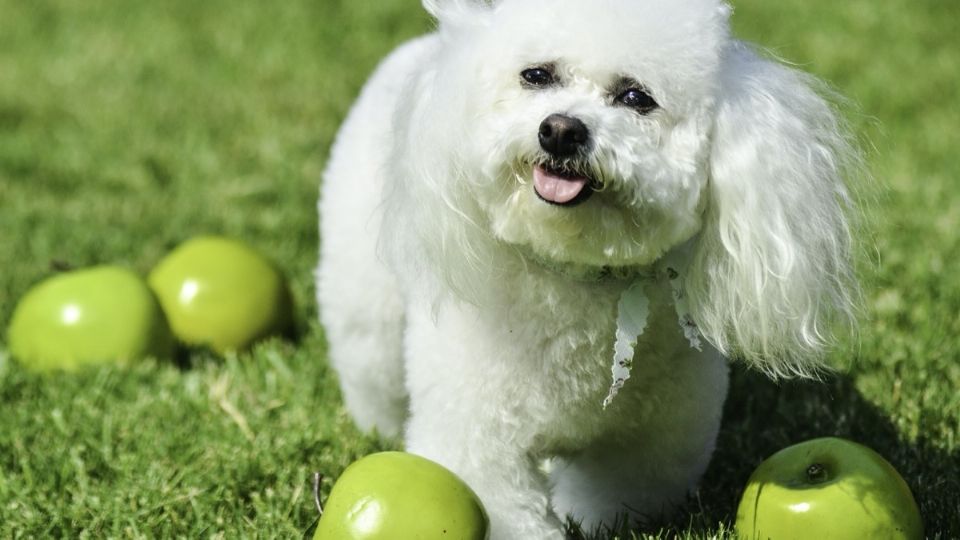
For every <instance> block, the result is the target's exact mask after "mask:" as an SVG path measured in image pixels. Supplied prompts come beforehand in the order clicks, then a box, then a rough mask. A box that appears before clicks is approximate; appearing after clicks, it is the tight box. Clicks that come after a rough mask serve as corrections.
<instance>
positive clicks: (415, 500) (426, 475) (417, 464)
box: [313, 452, 489, 540]
mask: <svg viewBox="0 0 960 540" xmlns="http://www.w3.org/2000/svg"><path fill="white" fill-rule="evenodd" d="M488 536H489V520H488V518H487V513H486V511H485V510H484V508H483V505H482V504H481V503H480V499H479V498H478V497H477V495H476V494H475V493H474V492H473V490H471V489H470V487H469V486H467V484H465V483H464V482H463V480H461V479H460V478H458V477H457V476H456V475H455V474H453V473H452V472H450V471H449V470H447V469H445V468H444V467H442V466H441V465H438V464H437V463H434V462H433V461H430V460H428V459H426V458H422V457H420V456H415V455H413V454H407V453H404V452H380V453H377V454H371V455H369V456H367V457H364V458H362V459H359V460H357V461H356V462H354V463H353V464H352V465H350V466H349V467H347V470H345V471H344V472H343V474H342V475H341V476H340V478H339V479H338V480H337V483H336V484H334V486H333V489H332V490H331V491H330V497H328V498H327V504H326V508H325V509H324V511H323V516H322V517H321V518H320V523H319V524H318V525H317V530H316V532H315V533H314V536H313V539H314V540H397V539H401V538H402V539H404V540H484V539H486V538H488Z"/></svg>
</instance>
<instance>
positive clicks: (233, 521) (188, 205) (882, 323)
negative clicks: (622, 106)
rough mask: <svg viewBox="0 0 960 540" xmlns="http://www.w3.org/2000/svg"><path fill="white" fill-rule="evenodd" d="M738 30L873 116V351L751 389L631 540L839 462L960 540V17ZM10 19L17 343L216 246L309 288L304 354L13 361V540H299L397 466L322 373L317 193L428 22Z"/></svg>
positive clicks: (1, 305) (0, 356) (59, 4)
mask: <svg viewBox="0 0 960 540" xmlns="http://www.w3.org/2000/svg"><path fill="white" fill-rule="evenodd" d="M735 5H736V8H737V11H736V14H735V25H736V27H737V29H738V31H739V33H740V35H741V36H744V37H747V38H749V39H752V40H754V41H756V42H759V43H761V44H762V45H764V46H765V47H767V48H769V49H771V50H772V51H774V52H775V53H776V54H778V55H780V56H782V57H784V58H788V59H790V60H791V61H793V62H795V63H797V64H799V65H800V66H802V67H803V68H804V69H806V70H808V71H811V72H813V73H816V74H818V75H820V76H822V77H824V78H825V79H827V80H828V81H830V82H831V83H832V84H833V85H834V86H835V87H836V88H837V89H838V90H839V91H840V92H841V93H842V94H845V95H847V96H849V97H850V98H851V99H852V100H853V101H854V102H856V103H857V104H858V108H856V109H853V110H851V112H850V121H851V123H852V125H853V126H854V128H855V129H856V130H857V133H858V135H859V136H860V137H861V138H862V139H863V140H864V141H866V146H867V148H868V150H869V155H868V161H869V162H870V165H871V169H872V171H873V174H874V176H875V177H876V179H877V181H878V182H879V184H880V185H881V186H882V189H880V190H878V192H879V195H878V196H877V197H875V198H874V199H875V201H874V202H872V203H871V205H870V216H871V219H870V220H869V223H870V227H869V235H868V236H867V237H866V242H865V245H866V246H867V248H866V249H865V250H864V252H865V255H864V257H863V264H862V275H863V281H864V284H865V291H866V294H865V297H866V306H865V308H866V309H865V316H864V321H863V327H862V329H861V332H860V335H859V338H858V340H856V343H855V344H851V345H850V346H848V347H846V348H845V349H844V350H841V351H838V352H837V353H836V355H835V357H834V359H835V363H836V364H837V365H839V366H842V367H843V368H844V369H843V370H842V371H841V372H840V373H839V374H838V375H837V376H836V377H833V378H831V379H830V380H829V381H827V383H826V384H822V385H821V384H812V383H786V384H782V385H780V386H777V385H774V384H772V383H769V382H766V381H765V380H763V379H762V378H761V377H759V376H757V375H755V374H752V373H745V372H743V371H742V370H737V371H736V372H735V376H734V381H733V387H732V391H731V395H730V399H729V402H728V405H727V410H726V417H725V422H724V427H723V431H722V433H721V435H720V440H719V443H718V450H717V453H716V457H715V459H714V461H713V464H712V465H711V467H710V469H709V470H708V472H707V474H706V477H705V478H704V481H703V486H702V488H701V489H700V491H699V493H698V494H697V496H696V497H694V498H692V499H691V501H690V505H689V508H688V512H687V514H686V515H685V516H684V517H682V518H679V519H678V520H677V521H676V522H675V523H665V524H660V525H658V526H657V527H654V528H653V529H648V530H645V531H635V532H632V533H628V532H626V531H624V532H622V533H621V536H623V537H625V538H629V537H630V536H636V535H638V534H645V535H646V534H650V535H653V536H655V537H656V536H658V535H659V536H664V537H673V536H674V535H679V537H681V538H705V537H711V536H715V535H716V536H721V537H725V536H729V533H727V532H724V531H728V530H729V524H730V522H731V520H732V518H733V511H734V508H735V504H736V500H737V498H738V496H739V490H740V489H741V488H742V485H743V483H744V481H745V480H746V477H747V476H748V475H749V473H750V471H751V470H752V469H753V467H754V466H756V464H757V463H759V461H760V460H761V459H763V458H764V457H765V456H767V455H769V454H770V453H772V452H773V451H775V450H776V449H778V448H780V447H783V446H786V445H788V444H790V443H793V442H797V441H799V440H802V439H804V438H808V437H812V436H818V435H831V434H836V435H842V436H847V437H851V438H854V439H856V440H859V441H861V442H863V443H865V444H867V445H869V446H871V447H873V448H875V449H876V450H878V451H879V452H881V453H882V454H884V455H885V456H886V457H888V459H890V460H891V461H892V462H893V463H894V464H895V465H896V466H897V468H898V469H899V470H900V471H902V472H903V474H904V476H905V477H906V479H907V481H908V483H909V484H910V487H911V488H912V489H913V491H914V493H915V494H916V497H917V499H918V502H919V503H920V506H921V510H922V513H923V515H924V519H925V522H926V527H927V531H928V534H929V535H930V536H931V537H940V538H958V537H960V427H958V426H960V317H958V314H960V280H958V279H957V277H956V276H957V275H958V274H960V268H958V261H960V239H958V236H960V235H957V234H956V231H957V230H958V228H960V185H958V184H960V160H957V159H956V158H955V157H954V156H955V152H956V149H957V148H960V136H958V135H957V127H958V126H960V107H958V105H957V98H956V92H957V84H958V82H960V52H958V51H960V39H958V38H957V37H956V35H955V34H956V33H955V28H956V21H957V20H960V4H957V3H956V2H942V1H939V0H920V1H912V2H911V1H908V0H889V1H887V2H879V3H878V2H870V1H868V0H850V1H848V2H836V1H832V2H831V1H826V0H785V1H781V2H766V1H763V0H739V1H736V2H735ZM0 13H2V16H0V328H6V326H7V323H8V322H9V318H10V315H11V311H12V309H13V307H14V305H15V303H16V301H17V299H18V298H19V297H20V296H21V295H22V294H23V293H24V292H25V291H26V290H27V289H28V288H29V287H30V286H31V285H32V284H34V283H36V282H37V281H39V280H41V279H43V278H44V277H47V276H49V275H51V274H52V273H53V269H52V268H53V267H55V266H60V265H62V264H64V263H66V264H69V265H72V266H76V267H82V266H88V265H93V264H98V263H107V262H109V263H118V264H123V265H126V266H129V267H131V268H134V269H136V270H138V271H141V272H146V271H148V270H149V269H150V268H151V267H152V266H153V265H154V264H155V263H156V262H157V261H158V260H159V259H160V258H161V257H162V255H163V254H164V253H165V252H166V251H168V250H169V249H170V248H171V247H172V246H174V245H176V244H177V243H179V242H181V241H182V240H184V239H186V238H189V237H191V236H194V235H197V234H201V233H221V234H227V235H230V236H235V237H239V238H243V239H245V240H247V241H248V242H250V243H251V244H253V245H255V246H257V247H258V248H260V249H261V250H263V251H264V252H266V253H267V254H268V255H269V256H271V257H272V258H273V259H275V260H276V261H277V262H278V263H279V264H280V265H281V266H282V267H283V268H284V269H285V270H286V272H287V273H288V275H289V276H290V278H291V281H292V287H293V290H294V295H295V297H296V301H297V316H298V321H299V327H300V330H301V332H300V334H301V336H302V337H301V338H300V339H299V340H298V341H297V342H283V341H268V342H266V343H263V344H262V345H260V346H258V347H257V348H255V349H254V350H253V351H252V352H250V353H244V354H240V355H238V356H236V357H230V358H227V359H225V360H224V359H218V358H216V357H214V356H212V355H209V354H206V353H203V352H194V353H191V355H190V356H189V358H188V359H187V360H188V361H187V362H186V363H185V365H181V366H175V365H172V364H169V363H155V362H147V363H144V364H143V365H140V366H137V367H134V368H132V369H129V370H121V369H113V368H103V369H95V370H90V371H86V372H83V373H79V374H58V375H53V376H37V375H34V374H31V373H29V372H26V371H24V370H23V369H21V368H20V367H19V366H18V365H17V364H16V363H15V362H13V361H12V360H10V359H9V358H8V357H7V355H6V353H4V352H3V351H4V349H5V347H4V346H3V345H2V344H0V537H5V538H6V537H24V538H26V537H44V536H66V537H105V536H111V537H140V536H146V537H172V536H181V537H191V538H192V537H224V538H234V537H238V536H244V537H254V536H263V537H297V536H299V535H302V534H303V532H304V531H305V530H307V529H308V527H309V526H310V525H311V523H312V522H313V520H314V518H315V511H314V510H313V503H312V501H311V496H310V488H309V473H310V472H311V471H313V470H320V471H324V473H325V474H327V475H328V476H330V477H336V475H337V474H338V473H339V472H340V471H341V470H342V468H343V467H345V466H346V465H347V464H348V463H349V462H351V461H352V460H353V459H355V458H356V457H358V456H360V455H363V454H365V453H368V452H371V451H374V450H377V449H382V448H388V447H394V445H393V443H390V442H389V441H378V440H376V439H373V438H370V437H365V436H362V435H361V434H359V433H358V432H357V431H356V429H355V428H354V427H353V426H352V424H351V423H350V420H349V418H348V417H347V416H346V415H345V413H344V411H343V409H342V407H341V406H340V397H339V394H338V390H337V386H336V381H335V379H334V378H333V376H332V374H331V372H330V371H329V370H328V368H327V366H326V362H325V360H324V358H325V344H324V339H323V335H322V331H321V330H320V328H319V327H318V325H317V324H316V322H315V319H316V310H317V308H316V306H315V303H314V300H313V296H314V295H313V282H312V277H311V270H312V268H313V266H314V265H315V262H316V261H315V259H316V254H317V242H318V239H317V233H316V222H317V217H316V213H315V205H314V201H315V199H316V195H317V181H318V178H319V173H320V170H321V169H322V166H323V162H324V160H325V158H326V154H327V148H328V146H329V144H330V142H331V139H332V137H333V135H334V133H335V130H336V127H337V125H338V123H339V122H340V121H341V120H342V118H343V116H344V114H345V112H346V110H347V108H348V107H349V104H350V102H351V100H352V99H353V97H354V95H355V94H356V92H357V90H358V89H359V87H360V85H361V84H362V82H363V81H364V79H365V77H366V76H367V74H368V73H369V71H370V70H371V69H372V67H373V66H374V65H375V63H376V61H377V60H378V59H379V58H380V57H381V56H382V55H383V54H384V53H386V52H387V51H388V50H389V49H390V48H391V47H392V46H394V45H395V44H397V43H399V42H400V41H402V40H403V39H405V38H407V37H410V36H413V35H416V34H418V33H420V32H423V31H425V30H427V29H429V28H430V24H431V23H430V21H429V20H428V19H427V18H426V16H425V15H423V14H422V13H421V10H420V9H419V5H418V2H416V1H415V0H377V1H376V2H357V1H353V0H311V1H307V0H287V1H284V2H273V3H264V2H261V3H257V2H230V1H227V0H208V1H205V2H194V1H191V0H165V1H163V2H146V1H142V0H139V1H126V2H123V1H120V0H89V1H85V2H72V1H68V0H58V1H51V0H35V1H31V2H24V1H19V0H0ZM2 339H5V337H3V338H0V340H2ZM327 489H329V484H327V485H325V487H324V492H326V490H327ZM661 526H662V527H664V530H662V531H660V530H659V528H660V527H661ZM658 531H659V532H658Z"/></svg>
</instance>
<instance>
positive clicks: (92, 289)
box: [8, 266, 174, 371]
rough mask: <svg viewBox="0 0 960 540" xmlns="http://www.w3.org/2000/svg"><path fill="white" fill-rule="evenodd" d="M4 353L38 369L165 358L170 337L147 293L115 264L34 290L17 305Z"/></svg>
mask: <svg viewBox="0 0 960 540" xmlns="http://www.w3.org/2000/svg"><path fill="white" fill-rule="evenodd" d="M8 338H9V344H10V353H11V354H12V355H13V356H14V357H15V358H17V359H18V360H20V362H21V363H22V364H24V365H25V366H27V367H28V368H32V369H35V370H38V371H46V370H53V369H66V370H70V369H75V368H78V367H80V366H83V365H88V364H95V363H100V362H119V363H128V362H131V361H135V360H139V359H141V358H144V357H147V356H153V357H157V358H164V357H169V356H170V355H171V354H172V352H173V344H174V341H173V336H172V335H171V333H170V328H169V327H168V326H167V321H166V319H165V318H164V316H163V312H162V311H161V310H160V306H159V304H158V303H157V300H156V298H154V296H153V293H152V292H151V291H150V288H149V287H147V284H146V283H145V282H144V281H143V279H142V278H141V277H140V276H138V275H137V274H135V273H133V272H131V271H130V270H126V269H124V268H119V267H116V266H98V267H94V268H89V269H85V270H77V271H73V272H67V273H64V274H60V275H57V276H54V277H52V278H49V279H47V280H45V281H42V282H41V283H39V284H37V285H36V286H34V287H33V288H32V289H30V290H29V291H28V292H27V294H26V295H24V297H23V298H22V299H21V300H20V303H19V304H17V307H16V309H14V312H13V316H12V318H11V321H10V328H9V335H8Z"/></svg>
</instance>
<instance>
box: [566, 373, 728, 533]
mask: <svg viewBox="0 0 960 540" xmlns="http://www.w3.org/2000/svg"><path fill="white" fill-rule="evenodd" d="M668 362H669V363H670V364H671V365H672V366H674V367H675V368H676V371H675V372H674V373H673V374H672V376H673V377H676V378H674V379H672V380H669V381H667V380H661V381H659V382H658V383H657V384H654V385H651V386H648V387H647V388H645V389H644V392H643V395H642V396H641V397H639V399H641V400H642V399H645V400H646V403H647V404H661V405H659V406H652V407H649V408H647V410H648V411H649V412H648V413H641V412H640V411H641V410H642V409H643V407H642V406H636V407H634V410H635V411H636V412H637V413H640V414H638V415H637V417H636V418H633V419H631V418H626V417H625V418H624V431H623V432H621V433H618V434H616V435H614V436H610V437H606V438H603V439H600V440H598V441H596V442H594V443H593V444H591V445H590V446H588V447H587V448H585V449H583V450H581V451H580V452H578V453H577V454H574V455H573V456H570V457H566V458H562V459H561V458H556V459H554V460H553V461H552V462H551V467H550V469H551V470H550V484H551V488H552V504H553V508H554V510H555V512H556V513H557V515H559V516H561V517H563V516H570V517H571V518H572V519H573V520H574V521H578V522H580V523H581V526H582V527H583V530H584V531H586V532H593V531H594V530H595V529H597V528H598V527H599V526H600V525H601V524H602V525H606V526H611V525H614V524H615V523H618V520H619V521H622V520H623V519H624V518H626V519H628V520H629V522H630V523H631V524H634V523H635V522H636V521H639V522H642V523H646V522H649V521H650V520H654V519H657V518H659V517H663V516H666V515H669V514H670V513H672V512H673V511H675V510H676V509H677V507H678V505H680V504H682V503H683V502H684V500H685V498H686V496H687V494H688V493H689V492H690V490H691V489H692V488H693V487H694V486H695V485H696V483H697V482H698V481H699V479H700V476H701V475H702V474H703V472H704V470H706V468H707V465H708V463H709V461H710V456H711V454H712V453H713V449H714V444H715V441H716V436H717V432H718V431H719V428H720V419H721V413H722V408H723V401H724V398H725V396H726V391H727V377H728V375H727V367H726V364H725V361H724V360H723V359H722V358H720V357H719V356H714V355H709V356H703V357H698V356H694V355H690V357H689V358H683V359H676V358H672V359H668ZM637 376H638V378H642V377H643V375H642V374H638V375H637ZM630 382H631V383H635V384H636V385H640V384H641V383H642V382H643V381H642V380H637V381H630ZM650 382H653V381H650ZM677 383H679V384H677ZM628 384H629V383H628ZM623 397H626V396H623ZM633 397H634V399H638V397H637V396H633ZM661 406H662V407H665V409H661V410H657V409H659V408H660V407H661ZM624 412H625V416H626V415H629V414H630V412H629V411H624Z"/></svg>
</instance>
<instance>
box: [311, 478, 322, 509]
mask: <svg viewBox="0 0 960 540" xmlns="http://www.w3.org/2000/svg"><path fill="white" fill-rule="evenodd" d="M322 481H323V475H322V474H320V473H318V472H315V473H313V504H315V505H316V506H317V513H318V514H320V516H321V517H323V504H321V503H320V482H322Z"/></svg>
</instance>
